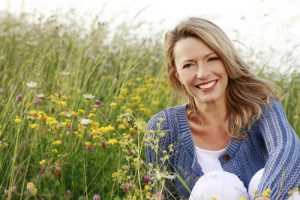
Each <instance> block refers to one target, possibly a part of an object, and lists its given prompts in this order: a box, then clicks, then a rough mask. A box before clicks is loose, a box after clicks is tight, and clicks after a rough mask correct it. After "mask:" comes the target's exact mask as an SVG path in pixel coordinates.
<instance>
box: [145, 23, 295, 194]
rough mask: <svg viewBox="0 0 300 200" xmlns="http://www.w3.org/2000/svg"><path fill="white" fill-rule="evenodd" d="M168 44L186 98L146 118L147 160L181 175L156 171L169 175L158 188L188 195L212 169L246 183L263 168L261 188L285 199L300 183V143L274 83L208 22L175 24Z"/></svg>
mask: <svg viewBox="0 0 300 200" xmlns="http://www.w3.org/2000/svg"><path fill="white" fill-rule="evenodd" d="M165 50H166V51H165V55H166V63H167V69H168V75H169V79H170V82H171V84H172V86H173V87H174V88H175V90H176V91H179V92H181V93H182V94H183V95H184V96H186V98H187V103H186V104H184V105H179V106H176V107H172V108H168V109H166V110H164V111H161V112H160V113H158V114H156V115H155V116H153V117H152V118H151V120H150V121H149V122H148V126H147V129H148V134H147V136H149V137H148V142H147V147H146V156H147V162H148V163H151V166H152V169H156V174H159V172H157V169H159V170H160V171H163V172H168V173H169V174H174V175H175V176H176V178H175V179H174V180H172V179H168V177H170V176H159V178H160V179H161V178H162V177H165V179H161V181H160V182H161V188H156V189H158V190H159V191H163V193H164V195H165V196H167V197H166V198H167V199H180V198H189V195H190V192H191V190H192V189H193V187H194V185H195V183H196V181H197V180H198V179H199V177H201V176H203V175H204V174H206V173H209V172H211V171H214V170H224V171H226V172H230V173H232V174H234V175H236V176H237V177H238V178H239V179H240V180H241V181H242V182H243V184H244V186H245V187H246V188H248V185H249V182H250V180H251V178H252V177H253V176H254V174H255V173H256V172H258V171H259V170H260V169H262V168H264V173H263V176H262V178H261V181H260V183H259V186H258V188H257V193H258V194H261V193H262V192H263V191H265V190H266V189H267V188H270V190H271V192H270V197H271V198H272V199H276V198H277V197H279V198H278V199H279V200H282V199H286V198H287V196H288V191H289V190H290V189H292V188H294V187H297V186H298V185H299V184H300V173H299V172H300V165H299V163H300V153H299V152H300V142H299V138H298V137H297V135H296V133H295V131H294V130H293V129H292V127H291V125H290V124H289V122H288V121H287V118H286V116H285V113H284V110H283V108H282V107H281V104H280V102H279V101H278V100H277V99H278V98H277V97H278V92H277V89H276V87H275V86H273V85H272V84H271V83H269V82H268V81H266V80H262V79H260V78H258V77H256V76H254V75H253V74H252V73H251V72H250V70H249V67H248V65H247V64H246V63H245V62H244V61H243V60H242V59H241V57H240V56H239V54H238V52H237V51H236V50H235V48H234V47H233V45H232V43H231V41H230V40H229V39H228V37H227V36H226V35H225V33H224V32H223V31H222V30H221V29H220V28H219V27H218V26H216V25H215V24H213V23H211V22H209V21H207V20H204V19H200V18H189V19H187V20H186V21H183V22H182V23H180V24H179V25H177V26H176V27H175V29H174V30H172V31H170V32H168V33H166V36H165ZM156 141H158V144H157V145H156V144H155V142H156ZM156 178H157V176H156ZM256 199H260V197H258V198H256Z"/></svg>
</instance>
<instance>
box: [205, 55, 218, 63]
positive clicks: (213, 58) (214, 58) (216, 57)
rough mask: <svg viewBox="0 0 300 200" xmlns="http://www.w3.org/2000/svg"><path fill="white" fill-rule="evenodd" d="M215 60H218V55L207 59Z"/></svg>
mask: <svg viewBox="0 0 300 200" xmlns="http://www.w3.org/2000/svg"><path fill="white" fill-rule="evenodd" d="M215 60H220V58H219V57H218V56H214V57H211V58H209V59H208V60H207V61H208V62H210V61H215Z"/></svg>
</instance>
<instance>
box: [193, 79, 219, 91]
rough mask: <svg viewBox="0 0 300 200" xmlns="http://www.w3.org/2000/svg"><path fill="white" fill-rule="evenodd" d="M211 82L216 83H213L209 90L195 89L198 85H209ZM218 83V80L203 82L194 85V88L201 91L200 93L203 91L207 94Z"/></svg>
mask: <svg viewBox="0 0 300 200" xmlns="http://www.w3.org/2000/svg"><path fill="white" fill-rule="evenodd" d="M211 82H216V83H215V84H214V85H213V86H212V87H210V88H198V87H197V86H198V85H204V84H208V83H211ZM218 82H219V79H216V80H212V81H206V82H203V83H200V84H197V85H195V87H196V88H197V89H198V90H201V91H203V92H209V91H211V90H213V89H214V88H215V87H216V85H217V84H218Z"/></svg>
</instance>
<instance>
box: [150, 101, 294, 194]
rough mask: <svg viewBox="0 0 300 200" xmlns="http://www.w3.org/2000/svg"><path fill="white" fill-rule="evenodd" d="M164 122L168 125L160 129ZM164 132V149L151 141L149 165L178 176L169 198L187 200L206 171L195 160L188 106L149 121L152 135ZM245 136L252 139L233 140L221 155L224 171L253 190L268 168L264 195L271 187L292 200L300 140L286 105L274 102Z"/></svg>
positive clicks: (161, 143) (262, 185) (161, 141)
mask: <svg viewBox="0 0 300 200" xmlns="http://www.w3.org/2000/svg"><path fill="white" fill-rule="evenodd" d="M161 118H162V119H164V121H163V122H162V123H161V125H159V127H160V128H158V122H159V121H160V119H161ZM158 129H160V130H163V131H164V132H165V135H164V137H161V138H159V143H158V146H159V150H158V151H157V150H154V149H153V147H151V145H149V143H146V159H147V162H148V163H151V164H152V165H157V164H159V165H163V166H160V167H161V168H163V167H164V168H166V169H167V170H168V172H170V173H171V174H172V173H173V174H177V176H176V178H175V179H174V180H167V182H166V185H165V189H164V193H165V195H167V199H187V198H189V195H190V191H191V190H192V188H193V186H194V185H195V183H196V181H197V180H198V178H199V177H201V176H202V175H203V172H202V170H201V167H200V165H199V163H198V161H197V157H196V156H195V147H194V143H193V140H192V136H191V130H190V127H189V123H188V120H187V116H186V104H184V105H179V106H176V107H171V108H168V109H166V110H164V111H161V112H159V113H158V114H156V115H155V116H153V117H152V118H151V119H150V120H149V122H148V125H147V134H146V135H148V136H150V137H152V138H153V137H154V138H155V137H157V132H158V131H157V130H158ZM243 134H246V135H247V139H245V140H237V139H233V138H232V139H231V140H230V142H229V144H228V146H227V148H226V151H225V152H224V153H223V154H222V155H221V156H220V157H219V160H220V163H221V165H222V167H223V169H224V170H225V171H227V172H231V173H234V174H235V175H237V176H238V177H239V178H240V180H241V181H242V182H243V184H244V186H245V187H246V188H248V185H249V182H250V180H251V178H252V176H253V175H254V174H255V173H256V172H257V171H258V170H260V169H261V168H265V171H264V174H263V176H262V179H261V182H260V184H259V188H258V193H259V194H261V193H262V192H263V191H265V190H266V189H267V188H270V189H271V193H270V196H271V198H272V199H274V200H275V199H279V200H284V199H287V197H288V191H289V190H291V189H293V188H295V187H297V186H298V185H299V184H300V141H299V138H298V136H297V135H296V133H295V131H294V130H293V128H292V127H291V125H290V124H289V122H288V120H287V118H286V115H285V112H284V110H283V108H282V106H281V104H280V102H279V101H278V100H273V101H272V105H270V106H265V107H263V114H262V116H261V118H260V119H259V120H257V121H256V122H255V123H254V124H253V125H252V127H251V128H250V130H248V131H244V132H243ZM171 144H172V146H173V148H174V150H173V151H172V152H171V153H169V155H168V157H169V159H168V162H164V163H163V164H162V161H161V160H162V157H163V155H165V153H166V152H168V149H169V146H170V145H171ZM163 152H164V154H163ZM178 177H181V178H178ZM180 179H182V180H180ZM183 182H184V183H183Z"/></svg>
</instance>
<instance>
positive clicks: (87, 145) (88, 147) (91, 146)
mask: <svg viewBox="0 0 300 200" xmlns="http://www.w3.org/2000/svg"><path fill="white" fill-rule="evenodd" d="M85 148H86V149H87V150H88V151H94V146H93V143H91V142H85Z"/></svg>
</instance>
